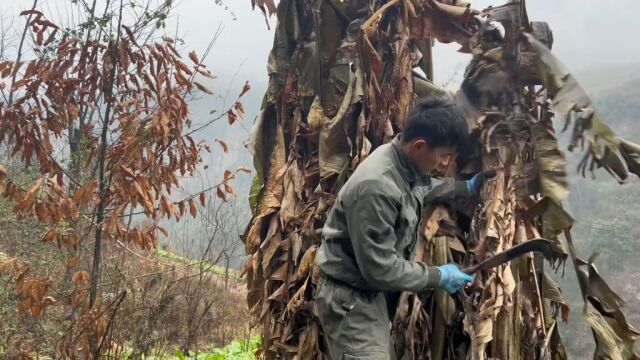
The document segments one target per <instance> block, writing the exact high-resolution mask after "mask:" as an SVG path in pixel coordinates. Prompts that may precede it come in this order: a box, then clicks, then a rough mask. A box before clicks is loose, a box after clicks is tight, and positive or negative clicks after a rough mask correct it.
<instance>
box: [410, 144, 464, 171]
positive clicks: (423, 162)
mask: <svg viewBox="0 0 640 360" xmlns="http://www.w3.org/2000/svg"><path fill="white" fill-rule="evenodd" d="M455 155H456V149H455V148H454V147H437V148H430V147H429V144H427V142H426V140H423V139H418V140H415V141H413V142H412V143H411V145H410V146H409V156H410V157H411V159H412V160H413V162H414V163H415V164H416V167H417V168H418V169H419V170H420V171H422V172H423V173H430V172H432V171H434V170H440V171H444V170H445V169H446V168H447V166H448V165H449V163H450V162H451V160H452V159H453V157H454V156H455Z"/></svg>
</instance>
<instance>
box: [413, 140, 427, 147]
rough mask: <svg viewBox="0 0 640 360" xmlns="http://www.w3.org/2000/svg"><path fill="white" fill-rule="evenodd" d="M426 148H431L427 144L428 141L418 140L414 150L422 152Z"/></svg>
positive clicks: (414, 143)
mask: <svg viewBox="0 0 640 360" xmlns="http://www.w3.org/2000/svg"><path fill="white" fill-rule="evenodd" d="M425 147H426V148H428V147H429V144H428V143H427V140H425V139H418V140H416V141H414V142H413V148H414V149H415V150H422V149H424V148H425Z"/></svg>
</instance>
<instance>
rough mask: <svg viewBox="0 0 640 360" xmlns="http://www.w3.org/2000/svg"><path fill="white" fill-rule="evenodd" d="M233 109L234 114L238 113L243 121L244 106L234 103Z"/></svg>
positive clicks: (237, 102) (238, 102)
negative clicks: (234, 110)
mask: <svg viewBox="0 0 640 360" xmlns="http://www.w3.org/2000/svg"><path fill="white" fill-rule="evenodd" d="M234 108H235V109H236V113H238V116H239V117H240V119H244V105H242V103H241V102H240V101H236V104H235V105H234Z"/></svg>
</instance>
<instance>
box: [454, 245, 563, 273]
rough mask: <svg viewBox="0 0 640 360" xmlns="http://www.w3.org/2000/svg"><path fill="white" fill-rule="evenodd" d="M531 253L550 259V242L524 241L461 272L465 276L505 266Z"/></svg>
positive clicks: (551, 248) (551, 246) (551, 253)
mask: <svg viewBox="0 0 640 360" xmlns="http://www.w3.org/2000/svg"><path fill="white" fill-rule="evenodd" d="M531 251H537V252H540V253H542V255H544V257H545V258H547V259H551V258H552V257H553V245H552V244H551V242H549V240H547V239H532V240H528V241H525V242H523V243H522V244H518V245H516V246H513V247H511V248H509V249H508V250H505V251H503V252H501V253H499V254H496V255H494V256H492V257H490V258H488V259H487V260H485V261H483V262H481V263H479V264H475V265H472V266H469V267H466V268H464V269H461V270H462V272H464V273H466V274H474V273H477V272H478V271H480V270H488V269H492V268H494V267H496V266H498V265H502V264H506V263H508V262H509V261H511V260H513V259H515V258H517V257H519V256H522V255H524V254H526V253H528V252H531Z"/></svg>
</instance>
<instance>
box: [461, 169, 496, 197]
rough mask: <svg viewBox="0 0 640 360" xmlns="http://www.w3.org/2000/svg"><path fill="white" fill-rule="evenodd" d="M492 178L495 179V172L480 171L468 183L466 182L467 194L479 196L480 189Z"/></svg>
mask: <svg viewBox="0 0 640 360" xmlns="http://www.w3.org/2000/svg"><path fill="white" fill-rule="evenodd" d="M494 177H496V171H495V170H487V171H481V172H479V173H477V174H475V175H474V176H473V177H472V178H471V179H470V180H469V181H467V187H468V188H469V192H470V193H471V194H473V195H475V196H479V195H480V191H481V190H482V187H483V186H484V184H485V183H486V182H487V180H489V179H492V178H494Z"/></svg>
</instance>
